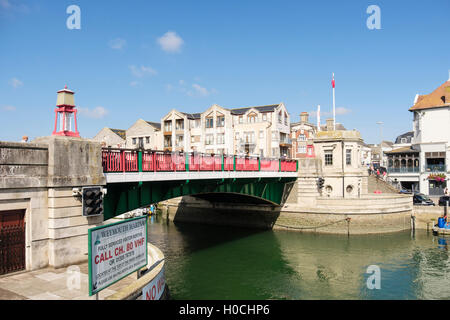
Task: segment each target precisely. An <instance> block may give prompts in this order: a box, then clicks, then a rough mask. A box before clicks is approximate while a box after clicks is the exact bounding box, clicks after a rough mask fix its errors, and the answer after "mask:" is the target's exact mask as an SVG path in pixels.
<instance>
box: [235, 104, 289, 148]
mask: <svg viewBox="0 0 450 320" xmlns="http://www.w3.org/2000/svg"><path fill="white" fill-rule="evenodd" d="M230 112H231V115H232V117H233V131H234V146H233V149H232V150H234V153H237V154H248V155H260V156H262V157H290V155H291V146H292V142H291V139H290V115H289V113H288V112H287V110H286V107H285V106H284V104H283V103H279V104H273V105H266V106H257V107H247V108H235V109H230Z"/></svg>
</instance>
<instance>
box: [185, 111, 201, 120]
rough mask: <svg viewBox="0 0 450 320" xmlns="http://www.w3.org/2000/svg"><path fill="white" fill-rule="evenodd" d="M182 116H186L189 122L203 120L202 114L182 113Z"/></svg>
mask: <svg viewBox="0 0 450 320" xmlns="http://www.w3.org/2000/svg"><path fill="white" fill-rule="evenodd" d="M182 114H184V115H186V116H187V118H188V119H189V120H195V119H201V117H202V114H201V113H186V112H182Z"/></svg>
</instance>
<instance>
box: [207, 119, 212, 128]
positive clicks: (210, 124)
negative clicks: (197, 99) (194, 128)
mask: <svg viewBox="0 0 450 320" xmlns="http://www.w3.org/2000/svg"><path fill="white" fill-rule="evenodd" d="M205 127H206V128H213V127H214V119H213V118H206V124H205Z"/></svg>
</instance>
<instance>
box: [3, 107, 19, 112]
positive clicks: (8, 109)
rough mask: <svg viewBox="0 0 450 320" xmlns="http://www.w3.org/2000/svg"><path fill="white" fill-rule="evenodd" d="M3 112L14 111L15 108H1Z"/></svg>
mask: <svg viewBox="0 0 450 320" xmlns="http://www.w3.org/2000/svg"><path fill="white" fill-rule="evenodd" d="M2 110H3V111H16V107H14V106H4V107H3V108H2Z"/></svg>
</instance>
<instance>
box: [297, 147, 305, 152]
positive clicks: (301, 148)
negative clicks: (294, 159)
mask: <svg viewBox="0 0 450 320" xmlns="http://www.w3.org/2000/svg"><path fill="white" fill-rule="evenodd" d="M297 150H298V153H306V146H298V148H297Z"/></svg>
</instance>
